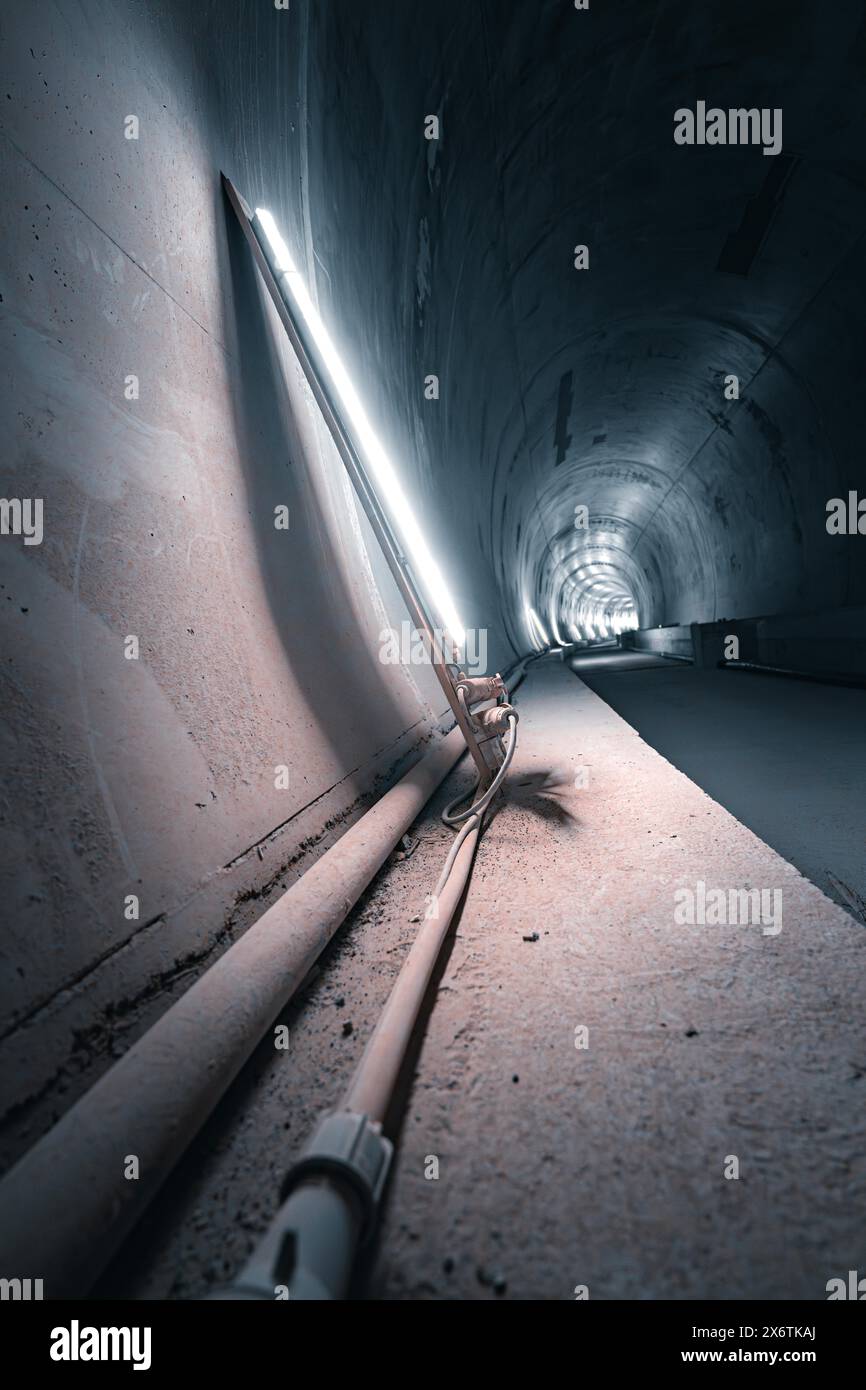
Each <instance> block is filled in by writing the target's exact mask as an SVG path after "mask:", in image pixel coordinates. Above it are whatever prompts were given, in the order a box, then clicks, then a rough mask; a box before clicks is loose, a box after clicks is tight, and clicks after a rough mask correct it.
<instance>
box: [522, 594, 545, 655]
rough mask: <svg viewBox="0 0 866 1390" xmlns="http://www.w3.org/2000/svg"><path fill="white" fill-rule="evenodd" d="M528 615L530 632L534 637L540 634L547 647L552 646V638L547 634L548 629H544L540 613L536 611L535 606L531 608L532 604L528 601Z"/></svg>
mask: <svg viewBox="0 0 866 1390" xmlns="http://www.w3.org/2000/svg"><path fill="white" fill-rule="evenodd" d="M526 616H527V617H528V619H529V631H530V634H531V635H532V636H533V637H535V638H538V637H539V636H540V638H541V641H542V642H543V643H544V645H545V647H549V646H550V638H549V637H548V635H547V633H546V631H545V629H544V624H543V623H542V621H541V619H540V618H539V616H538V614H537V613H536V611H535V609H534V608H530V606H529V604H528V603H527V605H526ZM533 629H535V631H534V632H533Z"/></svg>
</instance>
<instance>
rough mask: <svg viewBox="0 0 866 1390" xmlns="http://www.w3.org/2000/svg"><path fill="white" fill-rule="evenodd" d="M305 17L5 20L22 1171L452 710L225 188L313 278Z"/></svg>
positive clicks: (160, 10) (3, 1066)
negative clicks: (84, 1097) (385, 635)
mask: <svg viewBox="0 0 866 1390" xmlns="http://www.w3.org/2000/svg"><path fill="white" fill-rule="evenodd" d="M259 23H261V26H262V27H261V29H260V28H259ZM310 23H311V15H310V12H309V11H307V12H306V13H305V14H304V15H303V16H301V15H299V14H298V13H297V11H296V12H294V13H293V14H292V15H291V17H288V16H286V15H284V14H281V13H279V12H277V11H276V10H275V9H274V8H273V7H272V6H271V7H270V8H269V9H268V8H267V7H262V6H260V5H253V4H246V5H243V6H235V5H223V6H215V5H210V4H206V5H204V6H202V5H199V4H197V3H193V0H180V3H176V0H172V3H165V4H163V3H161V0H156V2H155V3H149V4H147V5H145V6H141V5H138V4H132V3H124V2H123V0H121V3H117V2H116V0H112V2H111V3H103V0H88V3H85V4H84V5H81V6H77V7H75V10H74V12H72V11H70V10H69V7H68V6H65V5H62V4H59V3H57V4H55V3H44V4H40V5H38V6H19V7H17V8H15V9H14V10H13V11H10V12H9V13H8V14H6V15H4V20H3V26H2V48H0V75H2V80H0V91H2V112H0V115H2V133H0V173H2V177H3V182H4V188H5V189H6V193H7V196H6V199H5V203H4V212H3V227H2V233H3V243H4V254H3V268H2V272H0V296H2V308H3V322H2V328H0V335H2V346H3V359H4V363H5V364H6V367H5V372H4V377H3V382H2V390H0V422H2V430H3V436H4V438H5V439H6V440H7V442H8V445H9V447H8V449H7V451H6V457H5V465H4V481H3V487H2V492H3V495H4V496H6V497H37V498H42V499H44V508H45V512H44V518H45V519H44V528H45V534H44V540H43V543H42V544H41V545H39V546H32V547H30V546H25V545H24V544H23V543H22V542H21V541H20V540H18V539H16V538H15V537H14V536H13V537H4V538H3V545H2V551H0V565H2V571H3V572H2V574H0V583H2V587H0V629H2V630H0V641H2V646H3V651H4V660H3V663H2V672H0V681H2V692H0V695H2V702H3V709H4V719H3V725H2V731H0V753H2V756H3V764H4V789H3V805H2V813H3V814H2V851H3V852H2V871H0V896H2V899H3V902H4V910H5V917H6V919H7V920H6V925H5V927H4V932H3V939H2V943H0V952H2V956H0V964H2V970H0V1074H2V1080H3V1084H2V1095H0V1117H2V1121H0V1122H2V1131H0V1166H6V1164H8V1162H9V1161H10V1160H11V1159H12V1158H14V1157H15V1156H16V1155H17V1154H18V1153H20V1152H21V1150H22V1149H23V1148H24V1147H26V1145H27V1144H28V1143H29V1142H31V1141H32V1139H33V1138H35V1137H36V1136H37V1135H38V1134H39V1133H40V1132H41V1131H42V1130H44V1129H45V1128H46V1127H47V1125H48V1124H50V1123H51V1120H52V1119H53V1118H54V1117H55V1116H56V1115H57V1114H58V1113H60V1112H61V1111H62V1110H63V1109H64V1108H65V1107H66V1106H67V1105H68V1104H69V1102H70V1101H71V1100H72V1099H74V1097H75V1095H77V1094H78V1093H79V1092H80V1091H81V1090H82V1089H84V1088H85V1087H86V1086H87V1085H88V1084H90V1083H92V1081H93V1080H95V1079H96V1076H97V1075H98V1074H99V1072H100V1071H101V1070H103V1069H104V1068H105V1066H106V1065H107V1064H108V1063H109V1061H110V1059H111V1057H112V1055H113V1054H116V1052H117V1051H118V1050H121V1049H122V1048H123V1047H125V1046H126V1045H127V1044H128V1042H129V1041H130V1040H131V1039H132V1038H134V1037H135V1036H137V1035H138V1034H139V1033H140V1032H142V1031H143V1030H144V1029H145V1028H146V1027H147V1026H148V1025H149V1024H150V1023H151V1022H153V1021H154V1019H155V1017H157V1016H158V1014H159V1012H160V1011H161V1009H162V1008H164V1007H165V1005H166V1004H167V1002H168V1001H169V1000H170V998H171V997H172V992H173V991H174V990H176V989H177V988H178V987H180V988H182V987H183V986H184V985H185V984H186V983H188V982H189V980H190V978H192V977H193V976H194V974H195V972H196V971H197V970H200V969H201V968H203V967H204V966H206V965H207V964H208V963H209V962H210V961H211V960H212V959H214V957H215V955H216V954H217V953H218V952H219V950H221V949H222V948H223V947H224V946H225V945H226V944H228V942H229V941H231V940H232V939H233V938H234V936H236V935H237V933H238V932H239V931H241V930H242V929H243V927H244V926H245V925H246V924H247V923H248V922H249V920H250V918H251V915H252V911H253V909H254V908H255V904H256V902H257V901H260V900H261V899H262V897H263V896H266V895H267V894H268V893H269V892H270V891H271V890H272V889H273V887H274V885H275V883H276V882H277V881H284V880H285V876H286V873H287V872H288V874H289V875H291V873H293V872H294V873H297V872H298V871H299V869H300V868H302V867H304V866H305V864H306V863H308V862H309V858H306V859H305V851H306V850H307V849H309V848H310V846H311V845H313V846H323V845H325V844H327V842H328V840H329V837H330V838H332V837H333V834H334V832H335V831H339V828H340V827H341V826H342V825H343V824H345V822H346V819H347V818H349V819H351V818H352V817H353V816H354V815H356V814H357V813H358V810H359V809H360V808H361V807H362V806H363V805H364V804H365V803H366V801H368V800H369V798H370V796H371V795H373V794H375V793H376V792H377V791H378V790H380V789H381V788H382V787H383V786H384V785H387V783H388V782H389V781H390V780H392V779H393V778H394V776H395V775H396V774H397V773H398V772H399V771H400V770H401V769H402V768H404V767H405V766H406V764H407V761H408V759H410V758H412V757H415V756H417V755H418V754H419V753H420V752H421V751H423V748H424V746H425V744H426V743H427V742H428V740H429V739H430V737H431V736H432V735H433V734H435V733H436V732H438V727H439V716H440V715H441V713H442V711H443V709H445V700H444V698H443V696H442V694H441V691H440V690H439V688H438V686H437V684H436V682H435V680H434V679H433V677H432V673H431V672H430V670H429V668H428V669H425V668H417V667H416V668H413V669H410V668H409V667H407V666H403V665H383V664H382V662H381V661H380V660H379V652H380V633H381V631H382V629H383V628H385V627H387V626H389V625H392V624H393V625H398V624H399V623H401V622H402V621H403V620H404V619H405V617H406V612H405V608H404V606H403V604H402V602H401V601H400V599H399V597H398V595H397V592H396V589H395V587H394V584H393V581H392V579H391V577H390V574H389V573H388V572H387V570H386V567H385V565H384V561H383V560H382V557H381V555H380V554H379V553H378V550H377V547H376V544H375V542H374V540H373V538H372V535H371V533H370V530H369V527H368V526H367V524H366V520H365V518H364V517H363V515H362V514H359V509H358V508H357V507H356V504H355V502H354V499H353V497H352V495H351V490H350V488H349V486H348V483H347V481H346V479H345V476H344V474H343V470H342V465H341V464H340V462H339V459H338V458H337V456H336V453H335V450H334V448H333V446H332V443H331V441H330V438H329V436H328V435H327V432H326V430H325V429H324V427H323V425H322V423H321V419H320V417H319V415H318V411H317V409H316V408H315V406H314V404H313V402H312V398H311V396H310V392H309V390H308V388H307V386H306V383H305V382H304V381H303V380H302V378H301V374H300V372H299V369H298V367H297V364H296V363H295V361H294V359H293V358H292V357H291V356H290V354H289V353H288V351H287V349H286V347H285V343H284V337H283V334H282V330H281V329H280V327H279V325H278V322H277V319H276V315H275V314H274V312H273V310H272V308H271V306H270V305H269V304H268V303H267V302H266V300H265V298H264V297H263V295H262V292H261V289H260V286H259V284H258V282H257V278H256V275H255V273H254V271H253V269H252V262H251V259H250V256H249V253H248V251H247V249H246V247H245V246H244V244H243V241H242V237H241V236H240V233H239V231H238V229H237V227H236V226H235V224H234V220H233V218H232V216H231V214H230V212H229V211H228V209H227V206H226V204H225V203H224V201H223V199H222V196H221V192H220V185H219V174H220V169H221V168H226V169H228V170H229V171H230V172H231V173H232V174H233V176H234V177H235V178H236V179H237V182H238V185H239V187H241V189H242V190H243V191H244V193H245V194H246V195H247V196H249V197H250V198H252V199H253V200H261V198H262V195H263V192H264V193H267V194H268V196H269V197H272V198H273V199H274V200H275V201H274V206H275V207H278V206H279V205H280V204H282V205H284V206H287V205H288V204H289V203H291V206H292V217H291V219H289V218H288V216H287V217H286V220H285V225H286V228H287V233H288V232H289V226H290V224H291V229H292V230H291V235H292V237H293V244H294V246H295V249H296V253H297V254H298V257H299V262H300V263H302V264H304V265H305V266H306V267H307V268H308V270H309V271H312V270H313V268H314V266H315V257H314V250H313V241H312V233H311V230H310V227H311V221H310V218H311V212H310V200H309V195H308V186H307V181H306V180H305V178H304V170H305V169H306V167H307V159H308V150H307V135H308V130H307V115H306V106H305V104H304V103H305V102H306V101H307V99H308V98H309V99H312V96H313V94H314V93H315V90H316V78H315V77H314V76H312V77H310V80H308V76H309V74H308V69H310V68H311V66H312V65H311V58H310V55H309V52H308V29H309V26H310ZM264 52H268V53H270V54H271V56H272V58H273V60H274V61H275V62H276V68H275V69H271V68H269V69H268V73H269V76H270V79H271V81H270V82H268V81H266V80H265V73H264V72H263V71H259V75H258V77H257V78H255V79H254V77H253V74H254V73H255V72H256V71H257V69H258V68H259V64H260V60H261V58H262V54H263V53H264ZM244 55H246V59H245V58H244ZM330 80H332V79H331V78H329V81H330ZM241 89H243V90H244V91H245V92H247V93H248V94H250V104H249V105H246V106H239V105H238V103H237V101H236V96H237V93H238V91H240V90H241ZM299 111H300V112H302V113H303V120H301V119H299ZM128 114H134V115H135V116H136V117H137V119H138V122H139V131H138V139H136V140H128V139H126V138H125V129H126V118H127V116H128ZM313 126H314V128H316V129H317V128H318V121H317V120H316V121H313ZM275 130H279V131H280V132H282V133H283V134H282V137H281V138H280V139H279V140H277V141H275V140H274V137H273V132H274V131H275ZM330 217H336V220H337V222H339V223H340V224H341V225H342V215H341V213H340V212H339V210H338V211H337V212H336V213H334V212H327V211H323V213H322V216H321V217H318V216H316V221H317V224H318V227H319V234H320V235H321V234H322V231H323V226H324V225H325V224H326V223H327V221H328V219H329V218H330ZM310 283H311V285H312V286H313V287H314V286H315V279H314V275H311V278H310ZM130 375H134V376H135V377H136V378H137V395H136V396H134V397H133V398H130V397H129V395H128V391H129V390H133V389H135V388H132V387H130V382H129V377H130ZM277 506H287V507H288V509H289V529H288V530H287V531H284V530H277V529H276V528H275V525H274V519H275V508H276V507H277ZM481 599H482V595H480V594H479V600H481ZM491 611H492V612H493V614H494V617H495V605H494V606H493V608H492V609H491ZM464 615H465V616H464V620H465V621H466V622H470V621H477V620H478V615H477V613H476V614H475V615H474V616H473V613H472V609H471V605H468V606H467V607H466V609H465V610H464ZM130 635H133V636H135V637H137V638H138V641H139V643H140V652H139V657H138V659H137V660H129V659H126V653H127V645H126V641H127V638H128V636H130ZM496 640H497V639H496V631H495V629H494V630H491V647H490V660H491V661H499V660H501V659H502V657H503V655H504V656H505V657H506V658H507V655H508V649H507V647H506V646H505V644H504V643H502V642H500V643H499V648H498V650H497V648H496ZM283 767H285V768H288V769H289V775H288V785H287V786H286V785H285V784H284V783H283V785H277V781H278V777H279V770H280V769H281V768H283ZM131 894H134V895H136V896H137V898H138V906H137V908H135V907H134V906H131V905H130V904H129V903H128V902H127V898H128V895H131Z"/></svg>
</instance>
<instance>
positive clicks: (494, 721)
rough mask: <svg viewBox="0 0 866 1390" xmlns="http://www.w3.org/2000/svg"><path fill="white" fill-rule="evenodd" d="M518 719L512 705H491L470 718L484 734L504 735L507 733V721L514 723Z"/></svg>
mask: <svg viewBox="0 0 866 1390" xmlns="http://www.w3.org/2000/svg"><path fill="white" fill-rule="evenodd" d="M519 717H520V716H519V715H518V713H517V710H516V709H514V707H513V706H512V705H493V706H492V707H491V708H490V709H483V710H481V711H480V712H479V713H478V714H473V716H472V718H473V719H474V720H475V723H476V724H477V725H478V727H479V729H482V730H483V731H484V733H485V734H505V733H507V732H508V721H509V720H510V719H514V720H515V721H516V720H517V719H518V718H519Z"/></svg>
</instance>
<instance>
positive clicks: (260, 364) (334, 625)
mask: <svg viewBox="0 0 866 1390" xmlns="http://www.w3.org/2000/svg"><path fill="white" fill-rule="evenodd" d="M222 204H223V213H224V216H225V220H226V233H227V240H228V263H229V274H230V277H231V284H232V302H233V304H234V313H235V321H234V323H233V324H232V325H231V326H230V332H231V337H232V338H234V340H235V341H236V342H237V346H238V357H237V363H236V368H235V378H234V382H235V389H234V390H233V392H232V410H233V414H234V418H235V425H236V430H237V436H238V440H239V447H240V455H241V458H242V460H243V466H244V470H245V479H246V485H247V491H248V496H249V502H250V511H251V514H252V517H253V523H254V527H255V535H256V549H257V561H258V565H259V568H260V571H261V575H262V579H263V582H264V587H265V592H266V595H267V600H268V606H269V608H270V611H271V615H272V618H273V623H274V629H275V632H276V635H277V637H278V638H279V641H280V642H281V643H282V646H283V649H284V651H285V653H286V656H287V657H288V660H289V664H290V665H291V669H292V675H293V677H294V679H295V681H296V682H297V685H298V687H299V688H300V691H301V694H302V696H303V699H304V701H305V704H306V707H307V709H308V710H310V711H313V710H314V711H315V719H316V726H317V729H318V730H319V732H320V733H321V734H322V736H323V737H324V738H326V739H327V741H328V743H329V744H330V746H331V748H332V749H333V751H334V753H335V755H336V759H337V762H338V765H339V766H340V767H341V768H344V769H346V770H347V771H348V772H351V771H352V770H353V769H355V768H356V767H358V766H359V765H360V764H363V763H365V762H366V761H367V760H368V759H369V758H370V757H371V756H373V755H374V754H375V753H377V752H378V751H379V750H381V749H382V748H384V747H386V746H387V745H388V744H389V743H391V742H393V741H394V740H395V739H396V738H398V737H399V735H400V734H401V733H403V732H404V730H405V728H406V724H407V715H406V706H405V705H404V706H403V708H401V707H400V705H399V704H398V703H397V702H396V701H395V699H394V697H393V692H392V691H390V690H389V688H388V684H387V681H386V678H385V668H384V667H383V666H382V665H381V663H380V662H379V661H378V654H377V652H375V651H373V650H372V648H371V645H370V643H369V642H367V641H365V640H364V636H363V634H362V632H360V631H359V629H358V627H357V625H356V623H355V618H354V607H353V600H352V596H351V595H350V593H349V592H348V590H347V588H346V586H345V582H344V577H343V569H342V566H341V564H340V563H339V559H338V557H336V556H335V554H334V545H333V534H332V530H331V528H330V527H329V525H328V522H327V520H326V518H325V517H324V516H323V514H322V505H321V500H320V499H321V494H318V493H317V492H316V489H315V488H314V487H313V486H312V485H311V483H310V480H309V478H308V477H307V476H306V475H305V474H304V473H303V472H302V471H301V470H303V469H304V467H305V462H304V461H305V458H306V456H307V452H306V451H305V447H304V443H303V441H302V438H301V435H300V432H299V430H298V427H297V422H296V421H295V420H294V419H293V417H292V414H291V410H290V408H289V405H288V401H287V399H286V387H285V383H284V381H283V376H282V372H281V369H280V364H279V360H278V358H277V355H276V352H275V349H274V344H273V333H272V328H271V325H270V323H269V322H268V319H267V317H266V314H265V309H264V303H263V295H264V291H263V290H262V288H261V285H260V282H259V277H258V273H257V271H256V268H255V265H254V262H253V260H252V257H251V255H250V251H249V247H248V246H247V244H246V241H245V239H244V235H243V232H242V231H241V228H240V227H239V226H238V223H237V219H236V217H235V215H234V212H233V211H232V209H231V207H230V205H229V204H228V201H227V200H226V199H225V198H224V197H222ZM229 313H230V310H228V309H227V311H226V316H227V317H228V315H229ZM232 330H233V331H232ZM283 402H284V404H281V403H283ZM298 461H300V468H298V467H297V466H296V464H297V463H298ZM280 504H287V505H288V506H289V509H290V530H289V532H286V531H284V530H277V529H276V528H275V526H274V508H275V507H276V506H278V505H280ZM298 516H302V518H303V521H302V523H301V524H296V521H295V518H296V517H298ZM400 679H403V677H402V674H401V677H400ZM407 697H408V688H407ZM426 713H427V710H426V708H425V707H424V706H423V705H419V706H418V710H417V716H418V717H419V718H422V717H423V716H424V715H425V714H426ZM408 722H409V723H412V722H413V721H412V720H411V716H410V718H409V721H408Z"/></svg>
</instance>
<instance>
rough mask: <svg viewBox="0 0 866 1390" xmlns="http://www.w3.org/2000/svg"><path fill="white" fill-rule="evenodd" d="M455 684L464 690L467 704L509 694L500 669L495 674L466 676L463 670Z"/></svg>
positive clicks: (475, 703) (457, 687) (458, 688)
mask: <svg viewBox="0 0 866 1390" xmlns="http://www.w3.org/2000/svg"><path fill="white" fill-rule="evenodd" d="M455 686H456V689H457V690H458V691H460V690H462V691H463V697H464V699H465V701H466V704H467V706H469V705H477V704H479V703H480V701H481V700H498V699H499V698H500V697H502V698H504V697H505V696H506V695H507V694H508V691H507V690H506V689H505V682H504V681H503V679H502V677H501V676H500V675H499V672H498V671H497V673H496V675H495V676H464V675H463V673H462V671H461V673H460V676H459V678H458V680H457V681H456V682H455Z"/></svg>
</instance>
